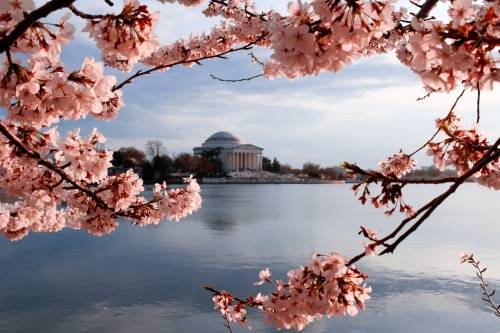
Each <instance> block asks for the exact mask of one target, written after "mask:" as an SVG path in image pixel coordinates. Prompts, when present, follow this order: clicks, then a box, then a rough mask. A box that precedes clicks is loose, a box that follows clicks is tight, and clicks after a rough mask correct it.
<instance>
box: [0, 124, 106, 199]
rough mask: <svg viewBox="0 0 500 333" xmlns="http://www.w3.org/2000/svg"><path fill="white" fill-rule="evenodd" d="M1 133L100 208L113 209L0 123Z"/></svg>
mask: <svg viewBox="0 0 500 333" xmlns="http://www.w3.org/2000/svg"><path fill="white" fill-rule="evenodd" d="M0 133H2V134H3V135H4V136H5V137H6V138H7V139H8V140H9V141H10V143H11V144H13V145H14V146H16V147H17V148H18V149H19V150H20V151H21V152H22V153H24V154H25V155H26V156H28V157H30V158H32V159H35V160H36V161H37V163H38V164H40V165H43V166H45V167H46V168H47V169H49V170H51V171H53V172H55V173H56V174H58V175H59V176H60V177H61V179H62V180H64V181H66V182H67V183H69V184H71V185H72V186H73V187H74V189H76V190H79V191H80V192H83V193H85V194H86V195H87V196H89V197H90V198H92V199H93V200H94V201H95V202H96V204H97V205H98V206H100V207H101V208H104V209H111V208H110V207H109V206H108V205H107V204H106V203H105V202H104V201H103V200H102V199H101V198H100V197H99V196H98V195H97V194H95V193H94V192H93V191H91V190H89V189H88V188H86V187H84V186H82V185H80V184H79V183H78V182H76V181H75V180H74V179H73V178H71V177H70V176H69V175H68V174H67V173H66V172H65V171H64V170H63V168H60V167H58V166H57V165H55V164H53V163H52V162H49V161H47V160H45V159H44V158H43V157H42V156H40V154H39V153H38V152H36V151H33V150H31V149H29V148H28V147H27V146H25V145H24V144H23V143H22V141H21V140H20V139H19V138H18V137H17V136H16V135H15V134H14V133H12V132H11V131H10V130H9V128H8V127H7V126H6V125H5V124H4V123H2V122H1V121H0Z"/></svg>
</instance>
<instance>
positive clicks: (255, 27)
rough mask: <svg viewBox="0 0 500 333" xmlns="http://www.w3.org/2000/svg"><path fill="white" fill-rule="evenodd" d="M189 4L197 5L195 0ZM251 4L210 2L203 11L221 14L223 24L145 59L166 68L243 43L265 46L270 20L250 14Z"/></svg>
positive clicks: (191, 62) (216, 54)
mask: <svg viewBox="0 0 500 333" xmlns="http://www.w3.org/2000/svg"><path fill="white" fill-rule="evenodd" d="M169 2H170V1H169ZM179 2H180V1H179ZM181 3H184V2H181ZM189 3H190V5H196V4H194V3H195V2H189ZM191 3H192V4H191ZM252 7H253V3H252V2H251V1H249V0H235V1H229V4H228V5H227V6H225V5H222V4H219V3H215V2H210V3H209V5H208V7H207V8H206V9H205V10H204V11H203V13H204V14H205V15H206V16H207V17H212V16H221V17H223V18H224V21H223V23H221V24H219V25H218V26H215V27H213V28H212V29H211V30H210V31H209V32H208V33H202V34H193V35H191V36H190V38H189V39H179V40H177V41H176V42H175V43H173V44H170V45H166V46H162V47H160V48H158V49H157V50H156V51H155V52H153V53H152V54H151V55H150V56H149V57H146V58H145V59H143V60H142V62H143V63H144V64H145V65H147V66H151V67H160V68H161V69H162V70H166V69H168V68H169V67H170V65H171V64H178V63H182V64H183V65H185V66H192V65H194V64H195V63H196V62H198V61H199V60H202V59H205V58H212V57H219V56H220V55H222V54H224V53H226V52H229V51H231V50H232V49H233V48H235V47H241V46H242V45H250V44H255V45H260V46H266V45H267V43H268V39H267V38H266V35H267V32H266V30H267V22H266V21H265V20H263V19H262V17H263V16H258V15H256V14H255V15H248V12H249V9H250V8H252Z"/></svg>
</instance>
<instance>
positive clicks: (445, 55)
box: [398, 0, 500, 91]
mask: <svg viewBox="0 0 500 333" xmlns="http://www.w3.org/2000/svg"><path fill="white" fill-rule="evenodd" d="M448 12H449V15H450V21H449V22H447V23H443V22H442V21H438V20H426V19H425V20H424V19H418V18H416V17H414V18H413V19H412V21H411V28H412V29H413V32H410V33H408V34H406V35H405V37H404V38H405V42H404V43H402V45H401V47H400V48H399V49H398V57H399V59H400V60H401V62H403V63H404V64H406V65H408V66H410V67H411V68H412V69H413V70H414V71H415V72H416V73H417V74H419V76H420V77H421V79H422V81H423V83H424V85H425V87H426V88H427V89H428V90H429V91H450V90H453V89H454V88H455V87H456V86H457V85H459V84H463V85H464V86H465V87H472V88H479V89H492V88H493V83H494V82H498V81H500V73H499V72H498V69H497V67H496V60H495V58H494V56H493V54H492V53H493V51H494V50H495V48H497V47H498V38H499V35H498V31H499V27H500V5H499V3H498V1H483V2H482V3H481V5H476V4H474V3H473V1H472V0H453V1H452V3H451V8H450V9H449V11H448Z"/></svg>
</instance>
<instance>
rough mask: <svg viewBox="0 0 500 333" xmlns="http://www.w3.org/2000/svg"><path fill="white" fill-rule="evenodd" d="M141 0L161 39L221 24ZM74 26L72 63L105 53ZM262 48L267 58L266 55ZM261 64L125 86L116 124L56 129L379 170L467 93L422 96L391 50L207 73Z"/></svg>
mask: <svg viewBox="0 0 500 333" xmlns="http://www.w3.org/2000/svg"><path fill="white" fill-rule="evenodd" d="M115 2H116V5H115V7H114V8H110V7H108V6H107V5H106V4H105V3H104V1H92V2H90V1H89V2H84V1H77V2H76V3H75V4H76V6H77V7H78V8H79V9H81V10H84V11H87V12H91V13H98V12H106V11H110V10H116V11H117V10H118V8H116V7H118V5H119V3H120V1H119V0H116V1H115ZM143 2H144V3H146V4H148V5H150V6H151V7H152V9H153V10H158V11H160V23H159V25H158V27H157V30H156V31H157V34H158V36H159V39H160V41H161V43H162V44H168V43H171V42H172V41H174V40H176V39H177V38H182V37H184V38H186V37H188V36H189V35H190V34H192V33H199V32H202V31H206V30H207V29H209V28H210V27H211V26H213V25H214V24H216V23H217V22H218V20H217V19H213V18H212V19H207V18H206V17H204V16H203V15H202V14H201V7H194V8H186V7H182V6H178V5H172V4H161V3H159V2H158V1H143ZM256 2H257V5H258V9H260V8H262V9H267V8H270V7H272V8H274V9H276V10H279V11H285V10H286V3H287V1H283V0H279V1H272V2H271V1H264V0H258V1H256ZM38 3H41V2H40V1H39V2H38ZM269 3H272V5H269ZM438 13H439V11H438ZM72 22H73V23H74V24H75V26H76V27H77V34H76V38H75V40H74V41H73V42H72V43H71V44H70V45H69V46H68V47H66V48H65V49H64V51H63V55H62V57H63V61H64V62H65V64H66V65H67V67H68V68H78V67H80V65H81V63H82V61H83V59H84V58H85V57H86V56H93V57H96V58H99V57H100V52H99V50H97V49H96V48H95V46H94V45H93V42H92V41H91V40H90V39H89V38H88V37H87V35H86V34H84V33H81V32H80V30H81V28H82V27H83V24H84V22H83V21H82V20H79V19H78V18H72ZM256 52H257V54H260V55H262V56H264V57H265V56H266V54H267V53H266V51H263V50H256ZM259 69H260V68H259V67H258V66H255V65H252V64H250V59H249V57H248V55H246V53H245V52H243V53H240V54H233V55H231V56H230V59H228V60H211V61H206V62H204V63H203V65H202V66H194V67H191V68H187V67H177V68H174V69H171V70H170V71H167V72H164V73H157V74H153V75H151V76H148V77H142V78H139V79H138V80H136V81H134V83H133V84H131V85H129V86H127V87H125V88H124V96H123V100H124V102H125V106H124V107H123V108H122V109H121V111H120V114H119V116H118V118H117V119H116V120H114V121H111V122H102V121H96V120H95V119H86V120H82V121H77V122H64V123H62V124H61V125H60V126H59V127H60V130H61V131H62V132H67V131H69V130H71V129H73V128H75V127H80V128H82V132H83V133H88V132H90V130H91V129H92V128H94V127H97V128H98V129H99V130H100V131H101V132H102V133H103V134H104V135H105V136H106V137H107V142H106V147H107V148H108V149H118V148H119V147H124V146H135V147H137V148H141V149H142V148H144V145H145V142H146V141H147V140H149V139H158V140H161V141H162V142H163V143H164V145H165V146H166V147H167V150H168V152H169V153H170V154H178V153H181V152H191V151H192V148H193V147H195V146H199V145H200V144H201V143H202V142H204V140H205V139H206V138H207V137H209V136H210V135H211V134H213V133H215V132H217V131H229V132H231V133H233V134H235V135H236V136H238V137H239V138H240V139H241V140H242V141H244V142H248V143H252V144H255V145H257V146H260V147H263V148H264V155H265V156H268V157H271V158H272V157H277V158H278V159H279V160H280V161H282V162H283V163H288V164H291V165H292V166H294V167H300V166H302V164H303V163H305V162H308V161H312V162H316V163H319V164H321V165H323V166H331V165H337V164H339V163H341V162H343V161H350V162H356V163H358V164H359V165H361V166H364V167H376V165H377V163H378V162H379V161H380V160H382V159H383V158H385V157H386V156H389V155H391V154H393V153H397V152H398V151H399V150H400V149H403V150H405V151H406V152H410V151H413V150H414V149H415V148H417V147H419V146H420V145H421V144H422V143H424V142H425V141H426V140H427V139H428V138H429V137H430V136H431V135H432V134H433V132H434V130H435V127H434V120H435V119H436V118H438V117H442V116H444V115H446V114H447V112H448V111H449V108H450V107H451V105H452V104H453V102H454V100H455V98H456V96H458V94H459V92H460V91H458V90H457V91H455V92H451V93H449V94H435V95H433V96H431V97H430V98H428V99H426V100H424V101H419V102H417V101H416V99H417V98H418V97H421V96H423V95H424V94H425V92H424V90H423V88H422V85H421V83H420V81H419V79H418V78H417V76H416V75H415V74H413V73H412V72H411V71H410V70H409V69H408V68H406V67H405V66H403V65H402V64H400V63H399V62H398V60H397V59H396V57H395V56H394V55H393V54H388V55H382V56H376V57H373V58H370V59H363V60H360V61H358V62H356V63H355V64H353V65H351V66H348V67H346V68H345V69H344V70H342V71H341V72H340V73H335V74H334V73H323V74H321V75H319V76H315V77H304V78H299V79H296V80H288V79H275V80H266V79H262V78H260V79H256V80H253V81H250V82H242V83H226V82H219V81H215V80H213V79H211V78H210V74H215V75H217V76H220V77H224V78H242V77H247V76H251V75H254V74H258V73H259ZM111 73H113V74H117V73H115V72H111ZM118 76H119V77H121V78H123V77H125V75H123V74H120V73H118ZM481 102H482V103H481V110H482V115H481V117H482V119H483V121H482V123H483V128H484V129H485V131H486V132H487V133H488V135H489V136H490V137H491V138H496V137H498V136H499V135H500V127H499V126H498V124H500V115H499V112H498V111H499V110H498V105H499V104H500V103H499V102H500V97H499V95H498V93H497V94H494V93H492V92H483V93H482V95H481ZM475 103H476V95H475V94H474V93H471V92H468V93H466V95H465V96H464V98H463V99H462V100H461V103H460V104H459V106H458V108H457V110H458V111H459V113H460V114H461V115H462V116H463V117H464V119H465V122H466V124H470V125H471V126H472V124H473V120H474V117H475V112H476V111H475ZM495 125H496V126H495ZM417 159H418V160H419V162H420V163H419V164H420V165H429V164H430V163H431V161H430V160H429V159H428V158H427V157H426V156H425V154H421V155H419V156H417Z"/></svg>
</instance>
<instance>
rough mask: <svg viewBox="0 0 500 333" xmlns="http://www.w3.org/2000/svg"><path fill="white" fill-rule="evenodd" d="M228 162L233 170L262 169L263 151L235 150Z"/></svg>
mask: <svg viewBox="0 0 500 333" xmlns="http://www.w3.org/2000/svg"><path fill="white" fill-rule="evenodd" d="M227 162H228V165H229V169H231V170H236V171H239V170H262V153H255V152H244V151H241V152H240V151H233V152H230V153H229V154H228V161H227Z"/></svg>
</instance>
